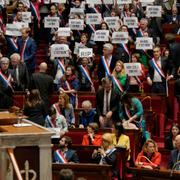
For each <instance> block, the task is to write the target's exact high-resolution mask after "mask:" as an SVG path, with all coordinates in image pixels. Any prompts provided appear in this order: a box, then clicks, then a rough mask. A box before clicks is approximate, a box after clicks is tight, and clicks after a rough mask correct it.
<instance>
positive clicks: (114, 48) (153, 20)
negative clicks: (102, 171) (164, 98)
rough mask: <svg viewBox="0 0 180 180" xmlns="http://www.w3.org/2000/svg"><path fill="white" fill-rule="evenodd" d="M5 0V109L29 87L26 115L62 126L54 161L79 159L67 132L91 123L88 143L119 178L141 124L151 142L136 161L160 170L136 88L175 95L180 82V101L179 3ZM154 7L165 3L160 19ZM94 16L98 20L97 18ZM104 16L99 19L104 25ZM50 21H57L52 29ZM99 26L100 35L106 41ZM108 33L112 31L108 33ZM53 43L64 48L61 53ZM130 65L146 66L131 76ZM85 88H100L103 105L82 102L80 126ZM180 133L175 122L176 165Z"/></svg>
mask: <svg viewBox="0 0 180 180" xmlns="http://www.w3.org/2000/svg"><path fill="white" fill-rule="evenodd" d="M2 2H3V3H2V4H0V109H9V108H10V107H12V106H13V94H14V93H15V92H16V91H24V92H26V101H25V104H24V109H23V110H24V114H25V115H26V116H28V119H29V120H30V121H33V122H35V123H37V124H40V125H42V126H45V127H48V128H53V129H55V132H56V134H57V135H58V136H60V141H59V143H60V150H57V151H55V154H54V161H55V162H59V163H65V162H75V163H77V162H79V160H78V157H77V154H76V152H75V151H73V150H70V149H69V147H70V145H71V144H72V142H71V139H70V138H69V137H67V136H64V134H65V133H66V132H67V131H68V128H75V127H79V128H87V134H86V135H85V136H84V137H83V142H82V145H97V146H102V147H101V148H99V149H98V150H95V151H94V153H93V155H92V158H93V159H94V161H96V162H97V163H100V164H103V163H106V164H111V165H112V167H113V175H114V176H117V172H116V170H115V169H114V167H115V159H116V153H115V152H116V148H115V146H121V147H125V148H126V149H127V151H129V153H130V151H131V149H130V142H129V137H127V136H126V135H125V134H124V129H142V134H143V138H144V142H145V144H144V146H143V148H142V151H141V152H140V154H139V155H138V157H137V160H136V162H135V165H136V166H138V167H145V168H149V169H153V168H158V167H159V166H160V162H161V154H160V153H159V152H158V148H157V145H156V143H155V142H154V141H153V140H151V139H150V133H151V132H148V131H147V129H146V123H145V118H144V111H143V106H142V103H141V101H140V100H139V99H138V98H136V97H133V96H131V95H130V94H129V93H132V92H133V93H141V92H143V90H144V83H145V82H147V84H148V85H149V87H150V89H151V92H152V93H161V94H164V95H168V91H170V90H171V89H170V90H168V83H169V81H170V80H172V79H175V80H176V85H175V94H176V95H177V98H179V94H180V91H179V90H178V88H179V86H180V80H179V76H180V54H179V53H180V44H179V43H178V42H177V41H176V37H177V36H178V35H180V26H179V25H180V14H179V13H180V1H179V0H171V1H170V0H167V1H160V0H154V1H153V2H146V3H145V2H144V1H143V2H142V1H141V0H132V2H131V3H124V4H122V3H120V2H119V1H117V0H115V1H112V2H110V1H108V3H106V2H105V1H101V2H98V3H97V4H94V3H91V2H89V1H83V0H72V1H70V0H66V1H65V2H64V3H52V2H53V1H46V2H45V1H38V0H29V1H28V0H27V1H24V0H23V1H21V0H10V1H9V3H7V2H6V1H2ZM149 5H151V6H152V5H154V6H157V7H159V6H160V7H161V8H162V9H161V12H160V16H159V15H158V16H149V15H148V12H147V7H148V6H149ZM28 12H29V13H30V16H29V17H27V13H28ZM90 15H92V17H95V18H94V19H93V18H92V19H90ZM96 15H98V16H96ZM87 17H89V19H88V18H87ZM97 17H100V21H99V22H98V18H97ZM47 18H49V19H48V20H49V21H50V22H51V23H52V24H51V25H52V26H50V27H49V26H48V23H47V22H48V21H47ZM53 18H54V19H53ZM107 18H110V19H111V21H110V22H109V21H108V20H107ZM126 18H130V20H132V19H133V18H135V20H137V24H136V25H137V26H136V27H130V26H129V25H128V24H127V23H126V21H125V19H126ZM115 19H116V21H115ZM53 21H54V23H53ZM89 21H90V22H89ZM93 21H94V22H98V23H93ZM114 21H115V23H114ZM72 22H74V23H75V24H74V26H73V23H72ZM82 22H83V24H81V23H82ZM113 23H114V26H112V24H113ZM133 23H134V22H133ZM54 24H57V27H55V26H54ZM80 24H81V25H80ZM163 24H167V25H169V26H171V25H173V32H171V33H170V34H166V35H165V34H163V33H164V29H163V28H162V27H163V26H162V25H163ZM12 25H13V26H12ZM69 27H70V29H69ZM97 31H99V32H101V35H100V36H99V38H97V37H96V36H97V34H96V32H97ZM103 32H106V33H107V32H108V35H107V37H106V36H105V35H103ZM119 32H121V33H123V34H122V35H123V38H124V39H125V40H126V41H125V42H123V43H122V42H121V41H119V42H118V43H117V42H116V43H115V42H114V39H113V38H114V35H115V33H119ZM106 33H105V34H106ZM125 34H127V37H125ZM95 37H96V38H95ZM101 38H102V39H103V38H104V39H103V40H101ZM121 38H122V37H121ZM123 38H122V39H123ZM138 38H150V39H151V40H152V43H151V44H150V47H151V48H149V49H144V48H142V49H141V48H140V49H139V48H137V42H138V41H137V39H138ZM105 39H106V40H105ZM42 40H43V42H44V43H45V44H46V45H47V46H46V49H45V51H46V54H45V55H44V57H45V59H44V62H41V63H40V64H39V65H38V64H37V57H36V52H37V50H38V48H39V47H40V46H39V45H40V43H41V42H42ZM58 45H59V46H58ZM54 47H56V49H58V48H59V49H58V50H56V51H55V50H54V49H55V48H54ZM83 50H84V51H83ZM85 50H87V52H88V53H87V52H86V51H85ZM80 52H83V53H80ZM84 54H85V55H84ZM127 63H140V66H139V72H140V75H130V74H128V73H127V70H126V64H127ZM37 67H38V68H39V70H38V71H37V69H38V68H37ZM78 91H86V92H92V93H96V108H95V107H93V106H92V103H91V102H90V101H89V100H85V101H83V103H82V111H81V112H80V113H79V119H78V120H79V121H78V124H76V120H75V114H74V109H75V108H77V103H78V101H77V92H78ZM53 92H58V94H59V99H58V102H56V103H54V104H51V102H50V98H49V97H50V95H51V94H52V93H53ZM99 127H100V128H113V129H114V133H113V134H104V135H100V134H98V133H97V132H98V128H99ZM179 132H180V129H179V125H177V124H173V125H172V128H171V131H170V135H169V136H168V137H167V138H166V140H165V147H166V148H168V149H170V150H173V149H174V148H175V149H176V150H173V151H172V154H171V159H170V164H169V168H178V167H180V166H177V167H174V164H175V163H176V162H177V161H179V159H180V156H179V149H180V147H179V142H180V137H179ZM129 159H130V154H129V155H128V160H129Z"/></svg>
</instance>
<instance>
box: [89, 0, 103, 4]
mask: <svg viewBox="0 0 180 180" xmlns="http://www.w3.org/2000/svg"><path fill="white" fill-rule="evenodd" d="M86 4H102V1H101V0H86Z"/></svg>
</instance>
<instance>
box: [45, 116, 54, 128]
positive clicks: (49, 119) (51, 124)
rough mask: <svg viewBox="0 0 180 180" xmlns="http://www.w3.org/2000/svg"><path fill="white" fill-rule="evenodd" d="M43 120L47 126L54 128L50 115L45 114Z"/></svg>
mask: <svg viewBox="0 0 180 180" xmlns="http://www.w3.org/2000/svg"><path fill="white" fill-rule="evenodd" d="M45 121H46V123H47V127H51V128H54V127H55V125H54V124H53V122H52V121H51V117H50V116H49V115H48V116H46V118H45Z"/></svg>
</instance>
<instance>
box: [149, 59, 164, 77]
mask: <svg viewBox="0 0 180 180" xmlns="http://www.w3.org/2000/svg"><path fill="white" fill-rule="evenodd" d="M150 64H151V65H152V66H153V68H154V69H155V70H156V71H157V73H158V74H159V75H160V76H161V77H163V78H164V79H166V76H165V74H164V72H163V70H162V69H161V68H160V67H159V65H158V64H157V63H156V61H155V60H154V58H153V59H151V61H150Z"/></svg>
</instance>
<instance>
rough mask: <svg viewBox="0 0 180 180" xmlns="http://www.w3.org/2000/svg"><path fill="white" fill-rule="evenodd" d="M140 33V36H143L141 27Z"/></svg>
mask: <svg viewBox="0 0 180 180" xmlns="http://www.w3.org/2000/svg"><path fill="white" fill-rule="evenodd" d="M139 35H140V37H143V31H142V29H141V28H140V29H139Z"/></svg>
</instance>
